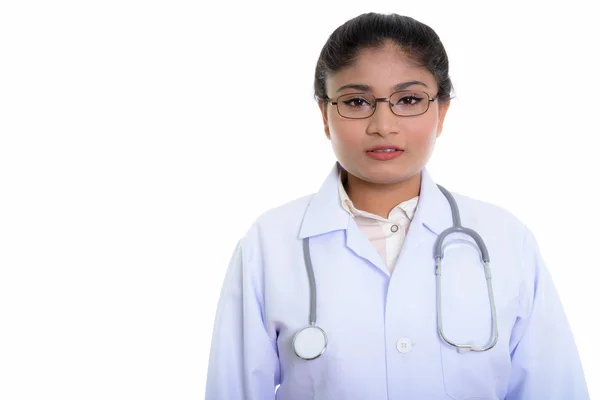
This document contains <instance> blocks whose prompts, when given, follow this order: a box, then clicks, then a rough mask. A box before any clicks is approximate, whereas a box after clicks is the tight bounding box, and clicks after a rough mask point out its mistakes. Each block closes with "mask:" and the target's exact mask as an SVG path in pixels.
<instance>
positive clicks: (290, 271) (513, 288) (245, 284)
mask: <svg viewBox="0 0 600 400" xmlns="http://www.w3.org/2000/svg"><path fill="white" fill-rule="evenodd" d="M338 168H339V165H338V164H337V163H336V165H335V166H334V168H333V169H332V171H331V173H330V174H329V176H328V177H327V179H326V180H325V182H324V184H323V185H322V187H321V189H320V190H319V192H318V193H316V194H314V195H311V196H306V197H303V198H301V199H298V200H295V201H292V202H290V203H287V204H285V205H283V206H281V207H278V208H275V209H272V210H269V211H268V212H266V213H264V214H263V215H261V216H260V217H259V218H258V219H257V220H256V221H255V223H254V224H253V225H252V226H251V228H250V229H249V231H248V233H247V234H246V235H245V236H244V237H243V238H242V239H241V240H240V242H239V243H238V245H237V247H236V249H235V251H234V254H233V257H232V259H231V263H230V265H229V268H228V270H227V274H226V278H225V281H224V284H223V288H222V292H221V297H220V300H219V305H218V310H217V315H216V319H215V323H214V334H213V339H212V347H211V353H210V360H209V371H208V379H207V387H206V398H207V399H210V400H238V399H239V400H242V399H243V400H268V399H280V400H292V399H294V400H296V399H298V400H300V399H327V400H341V399H344V400H354V399H356V400H358V399H364V400H379V399H381V400H383V399H411V400H412V399H480V400H481V399H527V400H536V399H543V400H551V399H561V400H565V399H569V400H575V399H588V398H589V395H588V392H587V388H586V383H585V379H584V374H583V371H582V367H581V363H580V359H579V355H578V351H577V348H576V346H575V343H574V340H573V337H572V334H571V331H570V328H569V325H568V322H567V319H566V317H565V314H564V312H563V309H562V306H561V303H560V301H559V298H558V295H557V293H556V290H555V287H554V285H553V283H552V280H551V277H550V275H549V274H548V271H547V269H546V267H545V266H544V262H543V260H542V257H541V256H540V253H539V251H538V247H537V244H536V241H535V239H534V237H533V235H532V234H531V232H530V231H529V230H528V229H527V228H526V227H525V226H524V225H523V224H522V223H521V222H520V221H519V220H518V219H517V218H515V217H514V216H513V215H511V214H510V213H509V212H507V211H505V210H503V209H501V208H500V207H497V206H494V205H491V204H488V203H484V202H481V201H477V200H474V199H471V198H468V197H466V196H462V195H458V194H456V193H453V195H454V197H455V199H456V201H457V204H458V207H459V210H460V212H461V218H462V224H463V226H466V227H469V228H472V229H474V230H476V231H477V232H478V233H479V234H480V235H481V237H482V238H483V240H484V241H485V243H486V245H487V248H488V251H489V255H490V266H491V269H492V278H493V279H492V284H493V290H494V294H495V303H496V310H497V316H498V330H499V338H498V342H497V344H496V346H495V347H494V348H493V349H491V350H489V351H486V352H479V353H478V352H469V353H466V354H460V353H459V352H458V351H457V350H456V349H455V348H453V347H451V346H449V345H447V344H446V343H444V342H442V340H441V339H440V337H439V334H438V326H437V317H436V285H435V273H434V260H433V245H434V241H435V239H436V237H437V235H438V234H440V233H441V232H442V231H443V230H445V229H446V228H448V227H450V226H452V217H451V211H450V206H449V204H448V202H447V200H446V198H445V197H444V195H443V194H442V193H441V191H440V190H439V189H438V188H437V186H436V185H435V183H434V182H433V180H432V179H431V177H430V175H429V174H428V172H427V170H423V172H422V174H421V177H422V178H421V179H422V180H421V192H420V199H419V204H418V207H417V210H416V213H415V215H414V218H413V220H412V223H411V225H410V228H409V231H408V234H407V237H406V241H405V243H404V245H403V248H402V251H401V254H400V256H399V258H398V261H397V264H396V268H395V269H394V272H393V274H392V275H391V276H390V274H389V272H388V269H387V268H386V267H385V265H384V264H383V262H382V260H381V257H380V256H379V254H378V253H377V251H376V250H375V248H374V247H373V246H372V245H371V243H370V242H369V241H368V239H367V238H366V237H365V236H364V234H363V233H362V232H361V231H360V229H359V228H358V227H357V225H356V223H355V222H354V220H353V219H352V217H351V216H350V215H349V214H348V213H347V212H346V211H345V210H344V209H343V208H342V206H341V204H340V198H339V193H338V187H337V178H338V176H337V173H338ZM305 237H309V238H310V239H309V240H310V252H311V258H312V263H313V267H314V270H315V279H316V286H317V325H318V326H320V327H321V328H322V329H323V330H324V331H325V332H326V334H327V339H328V347H327V350H326V351H325V353H324V354H323V355H322V356H321V357H319V358H317V359H315V360H312V361H305V360H301V359H299V358H298V357H297V356H295V354H294V352H293V349H292V338H293V336H294V334H295V333H296V332H297V331H298V330H299V329H301V328H303V327H305V326H306V325H307V324H308V318H309V295H310V290H309V284H308V278H307V274H306V267H305V263H304V258H303V251H302V239H303V238H305ZM445 243H446V245H445V246H444V259H443V263H442V266H443V269H442V294H443V306H442V312H443V327H444V331H445V332H444V333H445V334H446V337H448V339H450V340H452V341H455V342H458V343H473V344H475V345H483V344H486V343H488V341H489V338H490V335H491V315H490V304H489V301H488V294H487V286H486V281H485V276H484V272H483V268H482V265H481V261H480V257H479V252H478V250H477V248H476V247H475V246H474V241H473V240H472V239H470V238H469V237H468V236H466V235H462V234H453V235H451V236H450V237H448V238H447V239H446V241H445ZM277 385H280V387H279V388H278V390H277V392H276V394H275V393H274V392H275V390H274V388H275V387H276V386H277Z"/></svg>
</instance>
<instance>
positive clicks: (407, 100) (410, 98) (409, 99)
mask: <svg viewBox="0 0 600 400" xmlns="http://www.w3.org/2000/svg"><path fill="white" fill-rule="evenodd" d="M421 101H423V97H421V96H418V95H416V94H409V95H405V96H402V97H400V99H398V101H397V102H396V104H395V105H399V106H403V107H407V106H408V107H410V106H414V105H417V104H419V103H420V102H421Z"/></svg>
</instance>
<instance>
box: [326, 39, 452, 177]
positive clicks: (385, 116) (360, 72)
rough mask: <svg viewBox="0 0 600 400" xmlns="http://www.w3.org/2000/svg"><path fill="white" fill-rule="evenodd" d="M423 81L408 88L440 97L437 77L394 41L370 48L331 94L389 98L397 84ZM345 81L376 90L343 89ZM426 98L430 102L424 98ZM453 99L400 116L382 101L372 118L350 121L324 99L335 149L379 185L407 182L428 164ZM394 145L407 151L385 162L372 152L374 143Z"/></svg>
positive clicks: (336, 79) (337, 79)
mask: <svg viewBox="0 0 600 400" xmlns="http://www.w3.org/2000/svg"><path fill="white" fill-rule="evenodd" d="M412 81H417V82H420V83H418V84H411V85H410V86H408V87H406V89H407V90H419V91H422V92H426V93H427V94H429V97H435V96H437V91H438V89H437V82H436V79H435V77H434V76H433V75H432V74H431V73H430V72H429V71H427V70H426V69H424V68H421V67H417V66H415V65H414V64H413V63H412V62H411V61H410V59H409V58H407V56H406V55H404V53H402V51H401V50H400V49H399V48H398V47H397V46H395V45H394V44H392V43H389V42H388V43H387V44H386V45H385V46H384V47H383V48H381V49H364V50H362V51H361V52H359V54H358V59H357V61H356V63H355V64H354V65H352V66H350V67H347V68H345V69H343V70H341V71H339V72H337V73H335V74H333V75H332V76H329V77H328V78H327V81H326V90H327V95H328V97H329V98H330V99H332V100H333V101H335V100H336V99H337V98H338V97H339V96H340V95H343V94H346V93H356V92H363V93H371V94H373V95H374V96H375V97H386V98H387V97H389V96H390V94H391V93H392V92H394V91H395V90H394V87H395V86H397V85H398V84H402V83H405V82H412ZM345 85H365V86H368V87H370V90H367V91H364V90H357V89H356V88H345V89H341V90H340V88H341V87H342V86H345ZM424 101H426V100H424ZM449 105H450V104H449V102H446V103H440V102H439V101H438V100H437V99H436V100H435V101H434V102H431V103H430V105H429V109H428V110H427V112H426V113H424V114H421V115H417V116H411V117H401V116H397V115H396V114H394V113H393V112H392V110H390V107H389V104H386V103H384V102H379V103H377V108H376V111H375V113H374V114H373V115H372V116H371V117H369V118H366V119H347V118H344V117H342V116H340V115H339V114H338V112H337V109H336V106H335V105H332V104H323V103H320V108H321V112H322V115H323V123H324V125H325V134H326V135H327V137H328V138H329V139H330V140H331V144H332V146H333V151H334V153H335V155H336V157H337V159H338V161H339V163H340V164H341V165H342V167H343V168H344V169H345V170H346V171H348V173H350V174H352V175H354V176H355V177H356V178H358V179H360V180H363V181H366V182H370V183H374V184H394V183H399V182H402V181H404V180H407V179H409V178H411V177H413V176H415V175H416V174H419V173H420V172H421V170H422V169H423V168H424V167H425V165H426V164H427V161H428V160H429V158H430V156H431V154H432V152H433V148H434V146H435V141H436V138H437V137H438V136H439V135H440V134H441V132H442V125H443V122H444V117H445V115H446V111H447V110H448V107H449ZM379 145H393V146H396V147H399V148H400V149H403V152H402V153H400V155H399V156H398V157H395V158H393V159H391V160H387V161H380V160H376V159H374V158H372V157H371V156H369V153H368V152H367V151H368V150H369V149H371V148H373V147H374V146H379Z"/></svg>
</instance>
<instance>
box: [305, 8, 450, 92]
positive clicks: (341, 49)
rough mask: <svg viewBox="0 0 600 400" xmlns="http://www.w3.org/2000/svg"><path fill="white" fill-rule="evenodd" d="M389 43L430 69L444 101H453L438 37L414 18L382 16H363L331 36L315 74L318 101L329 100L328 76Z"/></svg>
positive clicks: (369, 14)
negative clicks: (365, 50) (361, 55)
mask: <svg viewBox="0 0 600 400" xmlns="http://www.w3.org/2000/svg"><path fill="white" fill-rule="evenodd" d="M386 40H391V41H392V42H393V43H395V44H396V45H397V46H399V47H400V48H401V49H402V50H403V51H404V53H405V54H406V55H407V56H408V57H410V58H411V59H412V60H413V61H414V62H415V63H416V64H417V65H419V66H421V67H425V68H427V69H428V70H429V72H431V73H432V74H433V76H434V77H435V79H436V81H437V84H438V97H439V99H440V101H447V100H450V95H451V92H452V91H453V87H452V82H451V81H450V76H449V75H448V56H447V55H446V50H445V49H444V46H443V44H442V42H441V40H440V38H439V36H438V35H437V33H435V31H434V30H433V29H431V28H430V27H429V26H427V25H425V24H423V23H421V22H419V21H417V20H415V19H413V18H411V17H406V16H402V15H398V14H378V13H367V14H361V15H359V16H358V17H355V18H353V19H351V20H349V21H347V22H345V23H344V24H343V25H341V26H339V27H338V28H337V29H336V30H335V31H334V32H333V33H332V34H331V36H329V39H328V40H327V42H326V43H325V45H324V46H323V49H322V50H321V54H320V56H319V60H318V61H317V67H316V70H315V84H314V85H315V86H314V91H315V93H314V96H315V99H316V100H317V101H323V100H325V99H327V92H326V90H325V79H326V78H327V76H328V75H330V74H333V73H335V72H338V71H340V70H341V69H343V68H345V67H349V66H351V65H353V64H354V62H355V61H356V58H357V56H358V52H359V51H360V50H362V49H366V48H381V47H383V45H384V44H385V41H386Z"/></svg>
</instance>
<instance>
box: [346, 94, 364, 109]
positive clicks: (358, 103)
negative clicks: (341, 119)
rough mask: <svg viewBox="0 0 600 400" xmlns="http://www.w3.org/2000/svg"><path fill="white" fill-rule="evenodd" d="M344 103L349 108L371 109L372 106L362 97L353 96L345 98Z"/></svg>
mask: <svg viewBox="0 0 600 400" xmlns="http://www.w3.org/2000/svg"><path fill="white" fill-rule="evenodd" d="M342 103H344V105H346V106H348V107H369V106H371V104H369V101H368V100H366V99H364V98H362V97H360V96H353V97H350V98H345V99H344V100H342Z"/></svg>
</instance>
